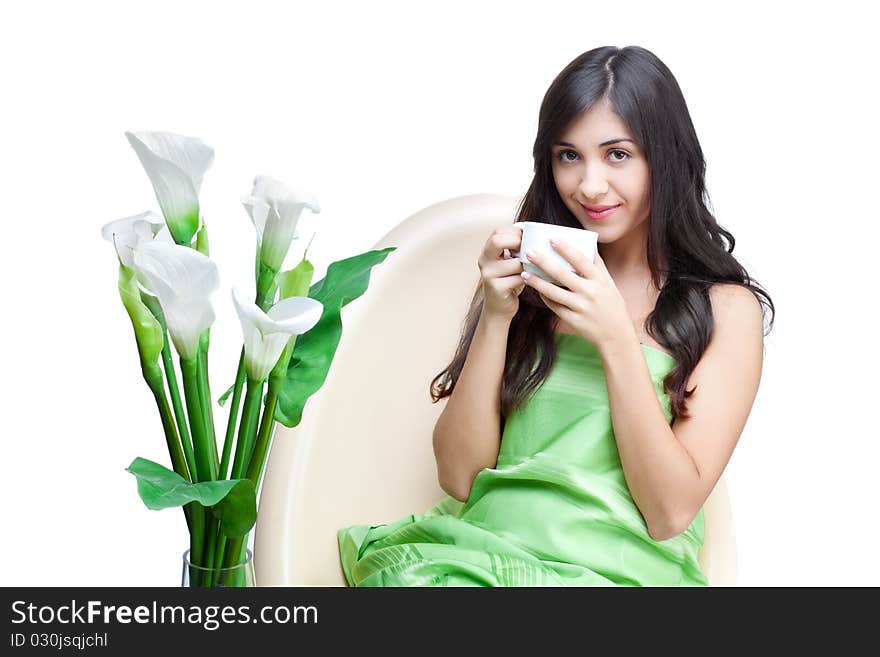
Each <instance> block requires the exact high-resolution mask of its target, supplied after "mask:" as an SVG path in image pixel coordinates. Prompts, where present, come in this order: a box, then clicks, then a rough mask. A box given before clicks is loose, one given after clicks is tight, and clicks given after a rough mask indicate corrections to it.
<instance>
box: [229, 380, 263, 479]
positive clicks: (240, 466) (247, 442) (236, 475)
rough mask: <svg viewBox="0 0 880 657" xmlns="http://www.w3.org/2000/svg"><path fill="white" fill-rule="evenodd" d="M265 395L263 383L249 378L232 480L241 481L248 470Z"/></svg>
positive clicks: (236, 445)
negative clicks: (262, 400)
mask: <svg viewBox="0 0 880 657" xmlns="http://www.w3.org/2000/svg"><path fill="white" fill-rule="evenodd" d="M262 395H263V382H262V381H255V380H253V379H251V378H250V377H248V380H247V392H246V393H245V395H244V409H243V410H242V413H241V424H240V425H239V427H238V442H236V444H235V459H234V460H233V462H232V474H231V475H230V479H241V478H242V474H243V473H244V471H245V469H246V468H247V457H248V455H249V454H250V452H251V447H252V445H253V442H254V436H255V434H256V430H257V420H258V419H259V415H260V401H261V399H260V398H261V397H262Z"/></svg>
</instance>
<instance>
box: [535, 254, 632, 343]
mask: <svg viewBox="0 0 880 657" xmlns="http://www.w3.org/2000/svg"><path fill="white" fill-rule="evenodd" d="M550 244H551V245H552V246H553V247H554V248H555V249H556V251H557V252H558V253H559V254H560V255H561V256H562V257H563V258H565V259H566V260H567V261H568V262H569V263H571V265H572V266H573V267H574V269H575V272H577V273H575V272H571V271H569V270H568V269H566V268H564V267H562V266H560V265H559V264H558V263H556V262H554V261H553V260H552V259H549V258H544V257H541V256H540V254H534V255H533V254H532V253H531V252H529V253H526V257H528V259H529V261H530V262H533V263H534V264H535V266H537V267H538V268H540V269H541V270H542V271H544V272H545V273H547V274H549V275H550V276H551V277H553V278H554V279H555V280H557V281H559V282H560V283H561V284H562V285H564V286H565V287H567V288H568V290H566V289H565V288H563V287H560V286H559V285H554V284H553V283H549V282H547V281H545V280H544V279H542V278H540V277H539V276H534V275H529V274H528V272H523V274H522V277H523V279H524V280H525V281H526V285H528V286H529V287H531V288H534V289H535V291H536V292H538V294H539V295H540V296H541V299H543V301H544V303H546V304H547V307H548V308H550V310H552V311H553V312H554V313H555V314H556V315H557V316H558V317H559V318H560V319H561V320H563V321H564V322H565V323H566V324H568V325H569V326H571V328H572V329H573V330H574V331H575V333H577V334H578V335H579V336H581V337H582V338H585V339H587V340H589V341H590V342H592V343H593V344H594V345H596V347H597V348H599V347H600V346H603V345H606V344H607V343H608V342H609V341H610V340H612V339H614V338H617V337H618V336H620V335H621V334H622V332H624V331H630V332H631V331H632V330H633V325H632V321H631V320H630V317H629V312H628V311H627V308H626V302H625V301H624V300H623V296H621V294H620V292H619V291H618V289H617V286H616V285H615V284H614V280H613V279H612V278H611V274H609V273H608V270H607V269H606V268H605V262H604V261H603V260H602V258H601V256H600V255H599V251H598V250H597V251H596V257H595V260H594V261H593V262H590V260H589V258H587V257H586V256H585V255H584V254H583V252H581V251H579V250H578V249H576V248H574V247H572V246H571V245H570V244H568V243H567V242H565V241H559V243H558V244H554V243H553V241H551V242H550Z"/></svg>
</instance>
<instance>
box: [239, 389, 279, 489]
mask: <svg viewBox="0 0 880 657" xmlns="http://www.w3.org/2000/svg"><path fill="white" fill-rule="evenodd" d="M277 403H278V386H277V385H273V383H272V382H271V380H270V383H269V394H267V395H266V407H265V408H264V409H263V417H262V419H261V420H260V430H259V432H258V433H257V442H256V444H255V445H254V449H253V452H252V453H251V456H250V458H249V459H248V467H247V471H246V472H247V474H246V475H245V476H246V477H247V478H248V479H250V480H251V482H253V484H254V490H257V491H259V484H260V477H261V475H262V474H263V466H264V465H265V464H266V456H267V455H268V453H269V443H270V441H271V440H272V430H273V429H274V428H275V406H276V404H277Z"/></svg>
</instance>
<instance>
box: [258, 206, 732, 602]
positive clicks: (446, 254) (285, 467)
mask: <svg viewBox="0 0 880 657" xmlns="http://www.w3.org/2000/svg"><path fill="white" fill-rule="evenodd" d="M519 201H520V199H519V198H515V197H508V196H497V195H487V194H478V195H472V196H464V197H460V198H454V199H450V200H448V201H444V202H441V203H437V204H436V205H432V206H430V207H428V208H426V209H424V210H422V211H421V212H418V213H416V214H415V215H413V216H412V217H410V218H408V219H406V220H405V221H403V222H402V223H400V224H398V225H397V226H396V227H395V228H393V229H392V230H391V231H390V232H389V233H388V234H387V235H386V236H385V237H383V238H382V239H381V240H380V241H379V242H378V244H376V246H375V247H374V248H376V249H381V248H385V247H387V246H394V247H397V249H396V250H395V251H393V252H392V253H391V254H389V256H388V258H387V259H386V260H385V261H384V262H383V263H382V264H380V265H378V266H377V267H376V268H375V269H374V270H373V272H372V274H371V279H370V285H369V287H368V289H367V291H366V293H365V294H364V295H363V296H362V297H360V298H358V299H356V300H354V301H352V302H351V303H350V304H349V305H348V306H345V307H344V308H343V309H342V324H343V332H342V339H341V341H340V343H339V347H338V349H337V352H336V355H335V357H334V360H333V364H332V365H331V367H330V371H329V373H328V375H327V379H326V381H325V382H324V385H323V386H322V387H321V389H320V390H319V391H318V392H317V393H315V395H313V396H312V397H311V398H310V399H309V401H308V402H307V403H306V406H305V409H304V412H303V419H302V421H301V423H300V424H299V426H297V427H294V428H293V429H289V428H287V427H284V426H281V425H279V426H278V429H277V430H276V432H275V436H274V439H273V443H272V448H271V454H270V456H269V460H268V464H267V467H266V474H265V480H264V482H263V486H262V491H261V496H260V512H259V515H258V522H257V527H256V536H255V558H254V563H255V567H256V570H257V573H256V576H257V582H258V584H260V585H299V586H310V585H314V586H334V585H340V586H341V585H344V583H345V582H344V579H343V576H342V571H341V568H340V563H339V552H338V547H337V538H336V532H337V530H338V529H339V528H340V527H345V526H349V525H355V524H373V525H378V524H384V523H388V522H391V521H392V520H396V519H398V518H401V517H403V516H405V515H408V514H411V513H422V512H424V511H426V510H427V509H428V508H430V507H431V506H433V505H434V504H435V503H436V502H437V501H439V500H440V499H441V498H442V497H443V496H445V493H444V492H443V490H442V489H441V488H440V486H439V484H438V483H437V469H436V463H435V461H434V453H433V448H432V440H431V437H432V433H433V429H434V424H435V423H436V421H437V418H438V417H439V415H440V413H441V412H442V410H443V408H444V406H445V403H446V400H447V399H448V398H444V399H443V400H441V401H440V402H438V403H436V404H433V403H432V402H431V398H430V394H429V385H430V382H431V380H432V379H433V378H434V376H436V375H437V374H438V373H439V372H441V371H442V370H443V369H444V368H445V367H446V366H447V365H448V364H449V362H450V360H451V359H452V356H453V353H454V350H455V347H456V346H457V344H458V339H459V335H460V332H461V330H462V326H463V321H464V317H465V315H466V313H467V310H468V307H469V305H470V301H471V298H472V295H473V293H474V291H475V289H476V285H477V283H478V281H479V269H478V267H477V257H478V256H479V254H480V251H481V250H482V247H483V245H484V244H485V241H486V239H488V237H489V235H490V234H491V232H492V230H493V229H494V228H496V227H498V226H503V225H508V224H511V223H513V221H514V217H515V214H516V210H517V207H518V204H519ZM704 513H705V520H706V540H705V544H704V546H703V550H702V552H701V554H700V563H701V565H702V566H703V569H704V572H705V573H706V575H707V576H708V578H709V581H710V583H711V584H713V585H719V584H720V585H732V584H733V582H734V579H735V573H736V570H735V569H736V562H735V543H734V537H733V531H732V529H733V528H732V522H731V515H730V506H729V499H728V496H727V488H726V486H725V483H724V479H723V477H722V479H721V480H719V482H718V484H717V485H716V487H715V490H714V491H713V493H712V495H711V496H710V498H709V500H708V501H707V503H706V505H705V507H704Z"/></svg>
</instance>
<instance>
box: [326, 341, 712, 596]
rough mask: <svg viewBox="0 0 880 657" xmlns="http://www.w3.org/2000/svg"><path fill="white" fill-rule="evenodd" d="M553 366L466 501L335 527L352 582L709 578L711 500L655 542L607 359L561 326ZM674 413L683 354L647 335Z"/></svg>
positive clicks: (651, 365) (673, 582)
mask: <svg viewBox="0 0 880 657" xmlns="http://www.w3.org/2000/svg"><path fill="white" fill-rule="evenodd" d="M556 336H557V338H556V340H557V345H558V354H557V359H556V362H555V363H554V364H553V368H552V370H551V371H550V374H549V376H548V377H547V378H546V379H545V380H544V382H543V383H542V384H541V385H540V386H539V388H538V389H537V390H535V391H534V392H533V394H532V396H531V397H530V398H529V399H528V400H527V401H526V403H525V404H523V406H522V407H520V408H519V409H518V410H517V411H515V412H513V413H511V415H510V417H508V418H507V421H506V422H505V425H504V434H503V436H502V439H501V446H500V450H499V454H498V463H497V464H496V467H494V468H486V469H484V470H481V471H480V472H479V473H478V474H477V476H476V478H475V479H474V483H473V487H472V488H471V494H470V497H469V498H468V500H467V502H460V501H458V500H456V499H455V498H453V497H445V498H443V499H442V500H440V501H439V502H438V503H437V504H436V505H434V506H433V507H432V508H431V509H429V510H428V511H427V512H426V513H424V514H421V515H420V514H413V515H409V516H406V517H404V518H401V519H399V520H397V521H395V522H391V523H389V524H383V525H354V526H351V527H345V528H342V529H340V530H339V531H338V535H337V537H338V541H339V553H340V558H341V564H342V570H343V572H344V574H345V579H346V581H347V582H348V584H349V585H351V586H706V585H708V580H707V579H706V576H705V574H704V573H703V572H702V570H701V568H700V564H699V561H698V554H699V551H700V548H701V547H702V545H703V538H704V520H703V510H702V509H701V510H700V512H699V513H698V514H697V515H696V517H695V518H694V520H693V522H692V523H691V525H690V527H688V528H687V529H686V530H685V531H684V532H683V533H682V534H679V535H678V536H675V537H673V538H670V539H668V540H665V541H655V540H654V539H652V538H651V537H650V535H649V534H648V530H647V526H646V525H645V521H644V519H643V518H642V515H641V513H640V512H639V509H638V507H637V506H636V504H635V502H633V499H632V497H631V496H630V492H629V488H627V485H626V481H625V479H624V476H623V468H622V466H621V464H620V456H619V454H618V452H617V444H616V442H615V439H614V432H613V428H612V423H611V410H610V408H609V406H608V391H607V388H606V386H605V373H604V370H603V368H602V361H601V358H600V357H599V353H598V351H597V350H596V348H595V346H594V345H593V344H592V343H591V342H589V341H588V340H585V339H584V338H582V337H580V336H577V335H571V334H567V333H557V334H556ZM642 351H643V353H644V355H645V360H646V362H647V364H648V369H649V371H650V372H651V378H652V380H653V381H654V388H655V390H656V392H657V396H658V398H659V400H660V402H661V406H662V407H663V412H664V414H665V415H666V418H667V420H668V421H669V422H670V423H671V422H672V412H671V403H670V399H669V397H668V395H666V393H665V391H664V390H663V378H664V377H665V376H666V374H668V373H669V371H670V370H671V369H672V368H673V367H674V365H675V363H676V360H675V358H674V357H672V356H671V355H669V354H667V353H666V352H664V351H660V350H659V349H655V348H653V347H649V346H647V345H644V344H643V345H642Z"/></svg>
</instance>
